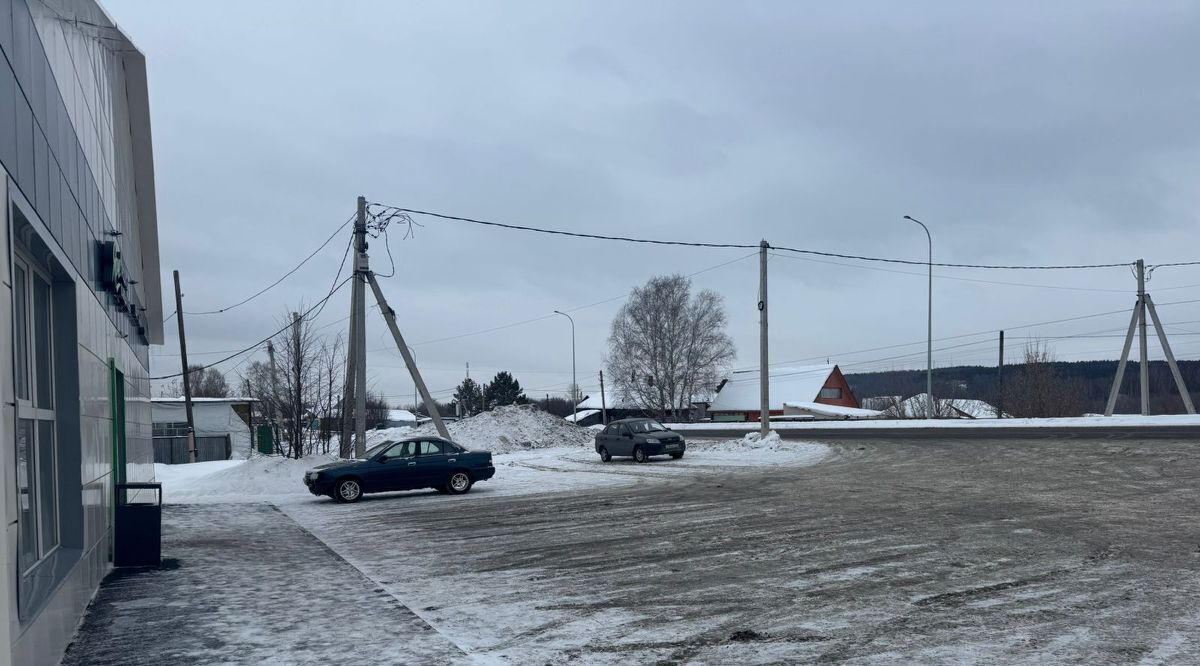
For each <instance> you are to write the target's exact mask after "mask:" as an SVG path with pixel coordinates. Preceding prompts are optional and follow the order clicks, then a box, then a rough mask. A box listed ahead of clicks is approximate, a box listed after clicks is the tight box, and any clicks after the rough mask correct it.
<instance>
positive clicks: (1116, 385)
mask: <svg viewBox="0 0 1200 666" xmlns="http://www.w3.org/2000/svg"><path fill="white" fill-rule="evenodd" d="M1136 274H1137V285H1138V296H1137V302H1136V303H1135V304H1134V306H1133V316H1131V317H1130V319H1129V330H1128V331H1127V332H1126V333H1125V346H1124V347H1123V348H1122V349H1121V360H1120V361H1119V362H1118V363H1117V376H1116V377H1115V378H1114V379H1113V385H1112V390H1111V391H1109V393H1108V404H1107V405H1106V406H1105V408H1104V415H1105V416H1112V414H1113V410H1114V409H1115V408H1116V406H1117V396H1118V395H1119V394H1120V393H1121V381H1122V380H1123V379H1124V378H1125V365H1126V363H1128V361H1129V348H1130V347H1132V346H1133V332H1134V329H1137V331H1138V345H1139V349H1138V354H1139V359H1140V361H1141V363H1140V365H1141V367H1139V368H1138V383H1139V386H1138V389H1139V392H1140V398H1141V408H1142V409H1141V413H1142V416H1147V415H1149V414H1150V364H1149V361H1148V359H1147V351H1146V315H1147V312H1148V313H1149V316H1150V317H1151V318H1152V319H1153V321H1154V330H1155V332H1156V333H1157V334H1158V342H1159V344H1160V345H1162V349H1163V355H1164V356H1166V357H1167V365H1168V366H1170V368H1171V374H1172V376H1174V378H1175V388H1176V389H1178V390H1179V397H1180V399H1181V400H1182V401H1183V407H1184V409H1186V410H1187V413H1188V414H1195V413H1196V408H1195V406H1194V405H1193V404H1192V397H1191V395H1190V394H1189V393H1188V389H1187V384H1186V383H1184V381H1183V375H1182V374H1180V372H1179V364H1177V363H1176V362H1175V355H1174V354H1173V353H1171V345H1170V343H1168V342H1167V332H1166V331H1165V330H1163V327H1162V322H1161V321H1159V319H1158V310H1157V309H1156V308H1155V307H1154V301H1153V300H1152V299H1151V298H1150V294H1148V293H1147V292H1146V262H1145V261H1144V260H1142V259H1138V260H1137V264H1136Z"/></svg>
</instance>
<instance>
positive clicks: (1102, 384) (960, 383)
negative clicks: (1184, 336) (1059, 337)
mask: <svg viewBox="0 0 1200 666" xmlns="http://www.w3.org/2000/svg"><path fill="white" fill-rule="evenodd" d="M1149 366H1150V413H1151V414H1182V413H1184V408H1183V401H1182V400H1180V399H1179V393H1178V391H1177V390H1176V388H1175V380H1174V379H1173V378H1172V377H1171V369H1170V367H1169V366H1167V363H1166V361H1151V362H1150V363H1149ZM1179 371H1180V373H1181V374H1182V375H1183V380H1184V382H1186V383H1187V387H1188V392H1189V393H1190V394H1191V398H1192V403H1193V404H1196V405H1200V361H1179ZM1116 372H1117V362H1116V361H1075V362H1065V361H1047V362H1045V363H1039V364H1037V367H1036V368H1034V369H1031V368H1030V367H1029V366H1026V365H1024V364H1016V365H1005V366H1004V384H1005V397H1006V400H1005V411H1006V412H1008V413H1011V414H1013V415H1014V416H1025V415H1029V416H1041V415H1043V414H1035V413H1030V414H1020V413H1017V411H1014V410H1013V408H1012V407H1011V405H1020V404H1021V403H1022V402H1024V400H1023V398H1027V397H1028V396H1022V395H1020V394H1021V393H1026V392H1028V391H1030V390H1032V388H1033V386H1032V385H1034V384H1037V385H1045V388H1046V389H1049V392H1050V393H1051V394H1052V395H1053V398H1048V399H1047V400H1046V401H1047V402H1051V401H1052V402H1054V403H1056V405H1055V410H1056V411H1057V412H1060V413H1061V414H1062V415H1069V414H1084V413H1103V412H1104V406H1105V403H1106V402H1107V401H1108V392H1109V390H1110V389H1111V388H1112V381H1113V377H1114V376H1115V375H1116ZM1035 373H1037V374H1039V375H1041V376H1040V377H1039V379H1038V380H1037V381H1034V380H1033V379H1032V375H1033V374H1035ZM998 379H999V378H998V376H997V373H996V368H995V366H992V367H986V366H978V365H960V366H953V367H949V368H934V369H933V391H934V394H935V395H937V397H939V398H974V399H978V400H985V401H987V402H989V403H992V404H993V405H995V404H996V401H997V400H998V398H999V395H1000V385H999V381H998ZM1137 379H1138V364H1137V363H1136V362H1132V361H1131V362H1130V363H1129V364H1127V365H1126V366H1125V379H1124V381H1123V382H1122V385H1121V395H1120V397H1119V398H1118V399H1117V406H1116V409H1115V410H1114V411H1115V412H1117V413H1121V414H1136V413H1138V412H1139V411H1140V409H1141V408H1140V397H1139V390H1138V384H1137ZM846 380H847V381H849V382H850V387H851V388H852V389H853V390H854V394H855V395H856V396H858V399H859V400H862V399H863V398H869V397H875V396H902V397H906V398H907V397H909V396H912V395H916V394H918V393H924V392H925V371H924V370H893V371H889V372H870V373H863V374H848V375H846ZM1038 388H1041V386H1038ZM1039 392H1040V391H1039Z"/></svg>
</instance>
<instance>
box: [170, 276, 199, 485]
mask: <svg viewBox="0 0 1200 666" xmlns="http://www.w3.org/2000/svg"><path fill="white" fill-rule="evenodd" d="M173 273H174V276H175V318H176V321H178V322H179V360H180V363H181V364H182V365H183V411H184V414H186V415H187V438H188V456H189V458H190V459H191V461H192V462H196V422H195V420H194V419H193V418H192V382H191V380H190V379H189V378H188V360H187V335H186V334H185V333H184V331H183V292H182V291H180V289H179V271H173Z"/></svg>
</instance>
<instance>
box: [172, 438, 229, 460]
mask: <svg viewBox="0 0 1200 666" xmlns="http://www.w3.org/2000/svg"><path fill="white" fill-rule="evenodd" d="M231 455H233V444H232V443H231V442H230V440H229V435H218V436H215V437H197V438H196V462H206V461H209V460H229V458H230V456H231ZM154 462H156V463H165V464H167V465H179V464H182V463H189V462H192V456H191V453H190V452H189V451H188V438H187V437H155V438H154Z"/></svg>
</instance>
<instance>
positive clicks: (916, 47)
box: [106, 0, 1200, 403]
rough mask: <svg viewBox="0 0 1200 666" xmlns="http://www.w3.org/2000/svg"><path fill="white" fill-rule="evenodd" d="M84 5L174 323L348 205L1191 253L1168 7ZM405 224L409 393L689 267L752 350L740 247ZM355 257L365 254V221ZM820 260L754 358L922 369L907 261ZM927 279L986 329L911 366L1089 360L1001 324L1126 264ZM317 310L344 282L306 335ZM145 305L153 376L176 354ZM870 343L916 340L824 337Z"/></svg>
mask: <svg viewBox="0 0 1200 666" xmlns="http://www.w3.org/2000/svg"><path fill="white" fill-rule="evenodd" d="M106 6H107V7H108V9H109V11H110V13H111V14H112V16H113V18H114V19H115V20H116V21H117V22H118V24H120V25H121V27H122V28H123V29H124V30H125V31H126V32H127V33H128V34H129V35H130V36H131V38H132V39H133V41H134V43H136V44H137V45H138V46H139V47H140V48H141V49H142V50H143V51H144V52H145V54H146V58H147V63H148V65H147V66H148V69H149V76H150V96H151V99H150V104H151V114H152V121H153V130H154V149H155V165H156V177H157V186H158V192H157V194H158V206H159V209H158V218H159V233H160V239H161V245H162V270H163V273H164V275H166V276H168V278H167V279H164V280H163V283H164V285H165V286H166V288H167V289H168V290H169V288H170V280H169V275H170V271H171V270H172V269H179V270H180V272H181V273H182V278H183V283H184V291H185V294H186V298H185V309H188V310H210V309H215V308H220V307H223V306H225V305H229V304H230V303H232V302H236V301H237V300H240V299H241V298H243V297H245V296H247V295H249V294H250V293H253V292H254V291H257V290H258V289H260V288H262V287H264V286H266V285H267V284H270V283H271V282H272V281H274V280H275V279H276V278H278V277H279V276H280V275H282V274H283V273H284V272H286V271H287V270H288V269H290V268H291V267H292V266H294V265H295V264H296V263H297V262H298V261H299V260H300V259H301V258H303V256H305V255H306V254H308V253H309V252H311V251H312V250H313V249H315V248H316V247H317V246H318V245H319V244H320V242H321V241H322V240H323V239H324V238H326V237H327V236H328V235H329V234H330V233H332V231H333V230H334V229H335V228H336V227H337V225H339V224H341V223H342V222H343V221H345V220H346V219H347V218H348V217H349V216H350V215H351V214H352V213H353V212H354V201H355V197H356V196H357V195H359V194H362V195H365V196H366V197H367V199H368V200H370V201H375V202H382V203H389V204H395V205H400V206H406V207H412V208H418V209H425V210H433V211H439V212H445V213H450V214H457V215H465V216H472V217H482V218H486V219H492V220H497V221H505V222H513V223H523V224H530V225H536V226H545V227H553V228H559V229H568V230H580V231H588V232H598V233H609V234H616V235H630V236H642V237H652V238H663V239H686V240H699V241H710V242H735V243H756V242H758V241H759V240H760V239H767V240H768V241H770V242H771V243H773V244H776V245H783V246H791V247H801V248H809V249H816V250H825V251H833V252H845V253H856V254H868V255H876V256H886V257H898V258H905V259H912V260H924V259H925V253H926V241H925V236H924V233H923V232H922V231H921V229H920V228H919V227H917V226H916V225H914V224H912V223H911V222H908V221H906V220H903V219H902V216H903V215H905V214H910V215H912V216H914V217H917V218H919V219H921V220H923V221H924V222H926V223H927V224H928V225H929V228H930V230H931V231H932V234H933V243H934V256H935V260H938V261H951V262H964V263H1006V264H1009V263H1015V264H1061V263H1093V262H1096V263H1109V262H1124V261H1133V260H1135V259H1137V258H1138V257H1144V258H1145V259H1146V260H1147V262H1149V263H1164V262H1174V261H1184V260H1192V259H1200V249H1197V243H1196V231H1197V229H1198V228H1200V227H1198V226H1197V211H1200V145H1198V144H1200V123H1197V122H1196V112H1197V109H1198V108H1200V85H1198V84H1200V75H1198V74H1197V70H1196V63H1197V62H1200V40H1197V39H1196V35H1197V34H1200V5H1197V4H1196V3H1191V2H1155V3H1136V2H1121V3H1102V2H1093V1H1090V0H1089V1H1087V2H1059V3H1040V2H1039V3H1032V2H1030V3H990V4H989V5H986V6H985V5H983V4H982V3H961V2H946V3H916V4H905V5H904V6H901V5H898V4H896V3H887V2H881V3H824V4H822V5H817V4H813V3H794V2H757V3H730V2H726V3H700V2H674V3H668V2H654V3H643V2H604V3H600V2H593V3H588V4H585V3H560V2H549V1H547V2H542V3H517V2H493V3H466V2H453V3H446V2H429V3H418V2H377V3H368V2H350V3H328V2H321V3H315V2H313V3H300V2H252V3H246V2H208V3H161V2H153V3H152V2H146V1H145V0H107V1H106ZM418 221H420V222H421V223H422V224H423V225H424V226H423V227H420V228H418V229H416V235H415V237H414V238H410V239H407V240H404V239H402V234H396V233H393V234H392V238H391V250H392V254H393V256H394V258H395V261H396V276H395V277H393V278H391V279H387V280H383V281H382V284H383V288H384V290H385V291H386V292H387V295H388V297H389V299H390V300H391V301H392V303H393V305H394V307H395V308H396V309H397V310H398V311H399V313H400V325H401V327H402V329H403V331H404V333H405V335H406V337H407V338H408V339H409V341H410V344H412V345H413V346H414V348H415V349H416V353H417V358H418V361H419V363H420V366H421V368H422V370H423V372H424V373H425V377H426V379H427V381H428V383H429V385H430V388H431V389H432V390H433V391H434V392H435V393H437V394H438V395H439V397H443V398H444V397H447V396H448V394H449V391H448V390H449V389H452V388H453V386H454V385H455V384H456V383H457V382H458V381H459V380H460V379H461V378H462V376H463V374H464V371H465V364H466V363H467V362H470V364H471V376H472V377H477V378H484V379H486V378H489V377H490V376H491V375H492V374H494V373H495V372H496V371H497V370H500V369H509V370H511V371H513V373H514V374H515V375H516V377H517V378H518V379H519V380H520V381H521V383H522V385H523V386H525V387H527V390H528V392H529V393H530V394H531V395H533V396H542V395H545V394H547V393H551V394H553V393H562V392H564V391H565V390H566V388H567V385H568V383H569V382H570V378H571V345H570V325H569V323H568V322H567V320H566V319H565V318H563V317H559V316H555V315H553V314H552V313H553V311H554V310H556V309H561V310H568V311H570V312H571V314H572V316H574V318H575V325H576V336H577V348H578V351H577V353H578V369H579V376H580V380H579V381H580V384H581V385H583V387H584V389H585V391H586V390H587V388H588V387H590V386H593V385H595V384H596V373H597V371H598V370H599V369H600V367H601V363H602V355H603V353H604V350H605V342H606V339H607V336H608V328H609V325H610V322H611V320H612V317H613V315H614V313H615V312H616V311H617V309H618V308H619V307H620V305H621V300H620V298H616V299H615V300H608V299H614V297H620V296H622V295H624V294H627V293H628V292H629V289H630V288H631V287H632V286H634V285H637V284H640V283H642V282H644V281H645V280H646V279H647V278H649V277H650V276H652V275H655V274H662V273H672V272H677V273H683V274H692V273H699V274H697V275H695V276H694V278H693V281H694V285H695V287H696V288H698V289H699V288H708V289H715V290H716V291H718V292H719V293H720V294H722V295H723V296H724V298H725V301H726V307H727V311H728V314H729V318H730V328H729V333H730V334H731V335H732V337H733V339H734V342H735V344H736V346H737V350H738V360H737V364H736V365H737V366H738V367H745V366H751V365H754V364H755V363H756V362H757V354H758V342H757V341H758V337H757V336H758V332H757V325H758V324H757V311H756V309H755V304H756V301H757V286H758V271H757V269H758V265H757V260H756V259H755V258H752V257H749V258H745V259H743V260H741V261H734V262H733V263H728V264H727V265H724V266H721V267H719V268H713V269H712V270H707V271H706V270H705V269H709V268H712V267H714V266H718V265H720V264H726V262H731V261H733V260H736V259H739V258H742V257H746V255H747V254H749V253H750V251H748V250H712V249H694V248H663V247H648V246H631V245H626V244H621V243H612V242H599V241H586V240H575V239H568V238H561V237H552V236H540V235H533V234H526V233H519V232H512V231H503V230H492V229H486V228H480V227H473V226H467V225H462V224H459V223H454V222H443V221H437V220H427V219H420V218H418ZM344 248H345V244H344V241H342V240H340V239H339V240H337V241H335V242H334V243H332V244H330V246H329V247H328V248H327V249H326V251H324V252H323V253H322V254H320V255H318V257H316V258H315V259H314V260H313V261H311V262H310V263H309V264H307V265H306V266H305V267H304V268H303V269H302V270H301V271H299V272H298V273H297V274H296V275H294V276H293V277H291V278H289V279H288V280H287V281H286V282H284V283H283V284H281V285H280V286H279V287H277V288H275V289H274V290H272V291H270V292H268V293H267V294H266V295H264V296H262V297H260V298H258V299H257V300H255V301H254V302H252V303H251V304H249V305H246V306H243V307H241V308H238V309H235V310H233V311H231V312H228V313H225V314H222V315H212V316H195V317H191V318H189V319H188V321H187V326H188V338H189V340H188V346H189V350H190V351H191V352H192V355H193V360H194V361H211V360H214V359H216V358H219V357H220V356H221V355H207V354H204V353H203V352H215V351H220V350H231V349H238V348H240V347H243V346H246V345H247V344H250V343H252V342H254V341H256V340H258V339H260V338H262V337H263V336H264V335H266V334H267V333H269V332H271V331H272V330H274V329H275V328H277V327H278V324H277V323H276V322H277V320H279V319H280V318H281V317H283V316H284V315H285V312H287V311H288V310H290V309H295V308H296V307H297V306H298V305H299V304H300V303H301V302H306V303H312V302H313V301H315V300H317V299H319V298H320V297H321V296H323V295H324V294H325V293H326V292H327V291H328V289H329V285H330V283H331V281H332V279H333V276H334V273H335V271H336V270H337V264H338V261H339V259H340V258H341V256H342V251H343V249H344ZM371 260H372V265H373V267H375V268H376V269H377V270H379V271H381V272H384V273H386V272H388V270H389V262H388V259H387V253H386V251H384V248H383V247H382V243H381V242H380V241H377V242H376V243H375V244H374V245H373V246H372V249H371ZM837 261H838V262H839V264H830V263H817V262H813V261H804V260H798V259H795V258H785V257H771V260H770V285H771V315H772V318H771V328H770V331H771V354H770V357H771V360H772V362H779V363H782V362H787V361H793V360H799V359H808V360H809V361H815V360H820V361H823V360H824V359H825V358H826V357H828V358H829V360H830V361H832V362H837V363H840V364H842V366H843V369H844V370H846V371H848V372H854V371H863V370H869V369H889V368H920V367H923V366H924V339H925V295H926V294H925V287H926V282H925V277H924V273H923V270H924V269H923V268H922V267H919V266H917V267H903V266H899V267H897V266H891V265H873V266H869V267H868V268H863V267H861V266H862V265H861V264H858V263H857V262H848V261H842V260H837ZM841 264H851V265H841ZM879 268H883V269H886V270H887V271H900V272H885V271H880V270H878V269H879ZM700 271H704V272H700ZM938 276H940V277H938ZM935 278H936V279H935V284H934V337H935V338H943V337H949V336H957V335H961V334H966V333H978V332H985V331H986V332H989V333H987V334H986V335H981V336H976V337H963V338H955V339H952V340H946V341H944V342H937V343H935V348H938V347H943V348H948V349H944V350H943V351H940V352H936V353H935V365H948V364H959V363H987V364H994V363H995V355H996V351H995V341H994V333H991V331H995V330H998V329H1001V328H1006V329H1009V331H1010V332H1009V335H1010V336H1011V337H1013V338H1014V339H1013V341H1012V342H1010V348H1011V347H1016V346H1018V345H1020V344H1023V343H1024V342H1025V341H1024V340H1022V339H1021V336H1030V335H1037V336H1041V337H1043V338H1046V339H1048V340H1050V342H1051V343H1052V345H1053V347H1054V349H1055V351H1056V352H1057V355H1058V356H1059V357H1060V358H1062V359H1064V360H1074V359H1082V358H1115V357H1116V356H1117V355H1118V354H1119V351H1120V346H1121V339H1120V337H1088V338H1078V337H1077V338H1071V339H1053V338H1054V337H1055V336H1063V335H1076V334H1090V335H1093V336H1119V335H1121V334H1122V333H1123V329H1124V327H1125V326H1126V325H1127V322H1128V315H1126V314H1110V315H1105V316H1101V317H1095V318H1090V319H1083V320H1078V321H1073V322H1065V323H1060V324H1054V325H1048V326H1042V327H1033V328H1020V329H1018V328H1017V327H1018V326H1021V325H1025V324H1031V323H1034V322H1040V321H1047V320H1054V319H1062V318H1068V317H1074V316H1078V315H1088V314H1093V313H1103V312H1111V311H1117V310H1123V309H1127V308H1129V307H1130V306H1131V305H1132V302H1133V290H1134V286H1135V283H1134V280H1133V277H1132V275H1131V273H1130V271H1129V270H1127V269H1125V268H1117V269H1105V270H1091V271H980V270H973V271H968V270H940V271H938V272H937V275H936V276H935ZM957 278H970V279H972V280H988V281H993V282H1007V283H1021V284H1026V285H1037V286H1019V285H1014V284H992V283H990V282H987V283H985V282H970V281H965V280H962V279H957ZM1197 283H1200V267H1191V268H1162V269H1161V270H1159V271H1157V272H1155V273H1154V274H1153V279H1152V281H1151V282H1150V288H1151V292H1152V293H1153V294H1154V295H1155V299H1156V301H1157V302H1159V303H1164V304H1165V303H1169V302H1172V301H1180V300H1190V299H1192V298H1200V296H1197V295H1196V293H1197V288H1196V287H1195V286H1192V287H1190V288H1185V285H1196V284H1197ZM1051 287H1053V288H1051ZM163 298H164V303H166V304H167V305H166V311H168V312H169V311H170V310H171V309H172V306H171V301H172V298H173V297H172V295H171V294H170V293H169V292H164V297H163ZM598 301H606V302H603V303H601V304H598V305H593V306H591V307H583V308H582V309H577V308H581V306H587V305H589V304H593V303H597V302H598ZM348 313H349V290H348V289H347V290H344V291H343V292H341V293H339V294H338V295H337V296H335V297H334V300H332V301H331V302H330V305H329V307H328V308H327V309H326V310H324V312H322V314H321V316H320V318H319V320H318V321H317V322H316V323H317V324H318V325H322V324H328V323H330V322H334V321H336V320H338V319H342V318H345V317H346V315H347V314H348ZM1161 314H1162V316H1163V319H1164V320H1165V321H1167V322H1173V323H1174V324H1175V325H1173V326H1169V327H1168V328H1169V329H1170V330H1171V332H1172V334H1173V335H1175V336H1176V337H1175V338H1174V340H1175V345H1176V352H1177V354H1178V355H1179V356H1182V357H1184V358H1196V357H1197V355H1198V354H1200V335H1197V334H1196V332H1197V331H1200V322H1197V321H1196V320H1200V304H1197V303H1192V304H1179V305H1164V306H1163V307H1162V308H1161ZM537 318H541V319H537ZM530 319H537V320H536V321H533V322H531V323H527V324H523V325H520V326H515V327H511V328H506V329H503V330H500V331H495V332H491V333H486V334H480V335H474V336H467V337H457V338H456V339H453V340H447V341H441V342H430V341H435V340H439V339H441V338H447V337H453V336H460V335H462V334H467V333H472V332H475V331H480V330H483V329H489V328H493V327H498V326H503V325H507V324H512V323H514V322H521V321H524V320H530ZM169 324H170V325H169V326H168V327H167V340H166V344H165V345H164V346H163V347H161V348H157V349H155V350H154V353H155V354H156V356H155V357H154V360H153V368H152V370H153V371H154V373H155V374H161V373H166V372H174V371H178V356H177V355H172V354H175V353H176V352H177V351H178V343H177V339H176V336H175V328H174V322H170V323H169ZM343 326H344V323H340V324H336V325H332V326H329V327H327V328H325V329H323V332H325V333H330V334H333V333H334V332H336V331H338V330H340V329H341V327H343ZM903 343H915V344H912V345H910V346H907V347H899V348H893V349H886V350H878V351H871V352H863V353H852V352H857V351H858V350H864V349H871V348H877V347H884V346H888V345H896V344H903ZM368 346H369V348H370V350H371V353H370V355H369V357H368V364H369V372H370V375H369V377H370V382H371V384H372V385H373V386H374V387H375V388H377V389H378V390H380V391H382V392H383V393H385V394H386V395H387V396H389V398H390V399H391V400H392V401H393V402H405V403H407V402H411V395H412V382H411V380H410V379H409V378H408V377H407V376H406V374H405V373H404V371H403V370H402V367H403V364H402V362H401V361H400V359H399V358H398V356H397V355H396V354H395V353H394V352H393V351H388V349H389V347H391V342H390V339H389V338H388V336H387V331H386V328H385V326H384V325H383V322H382V319H381V318H379V316H378V313H377V312H375V311H372V312H371V313H370V320H369V333H368ZM1154 348H1155V352H1154V353H1155V354H1156V355H1157V353H1158V352H1157V345H1155V346H1154ZM1017 352H1019V350H1017V351H1014V354H1015V353H1017ZM904 354H908V356H902V355H904ZM897 357H898V358H897ZM241 360H242V359H241V358H239V359H237V361H241ZM237 361H231V362H229V363H226V364H223V365H222V366H221V368H222V369H223V370H229V369H230V368H233V367H234V366H235V365H236V363H237ZM242 367H244V366H242ZM236 372H237V370H236V369H235V370H233V372H231V374H230V375H229V376H230V378H231V379H232V378H235V377H236Z"/></svg>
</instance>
